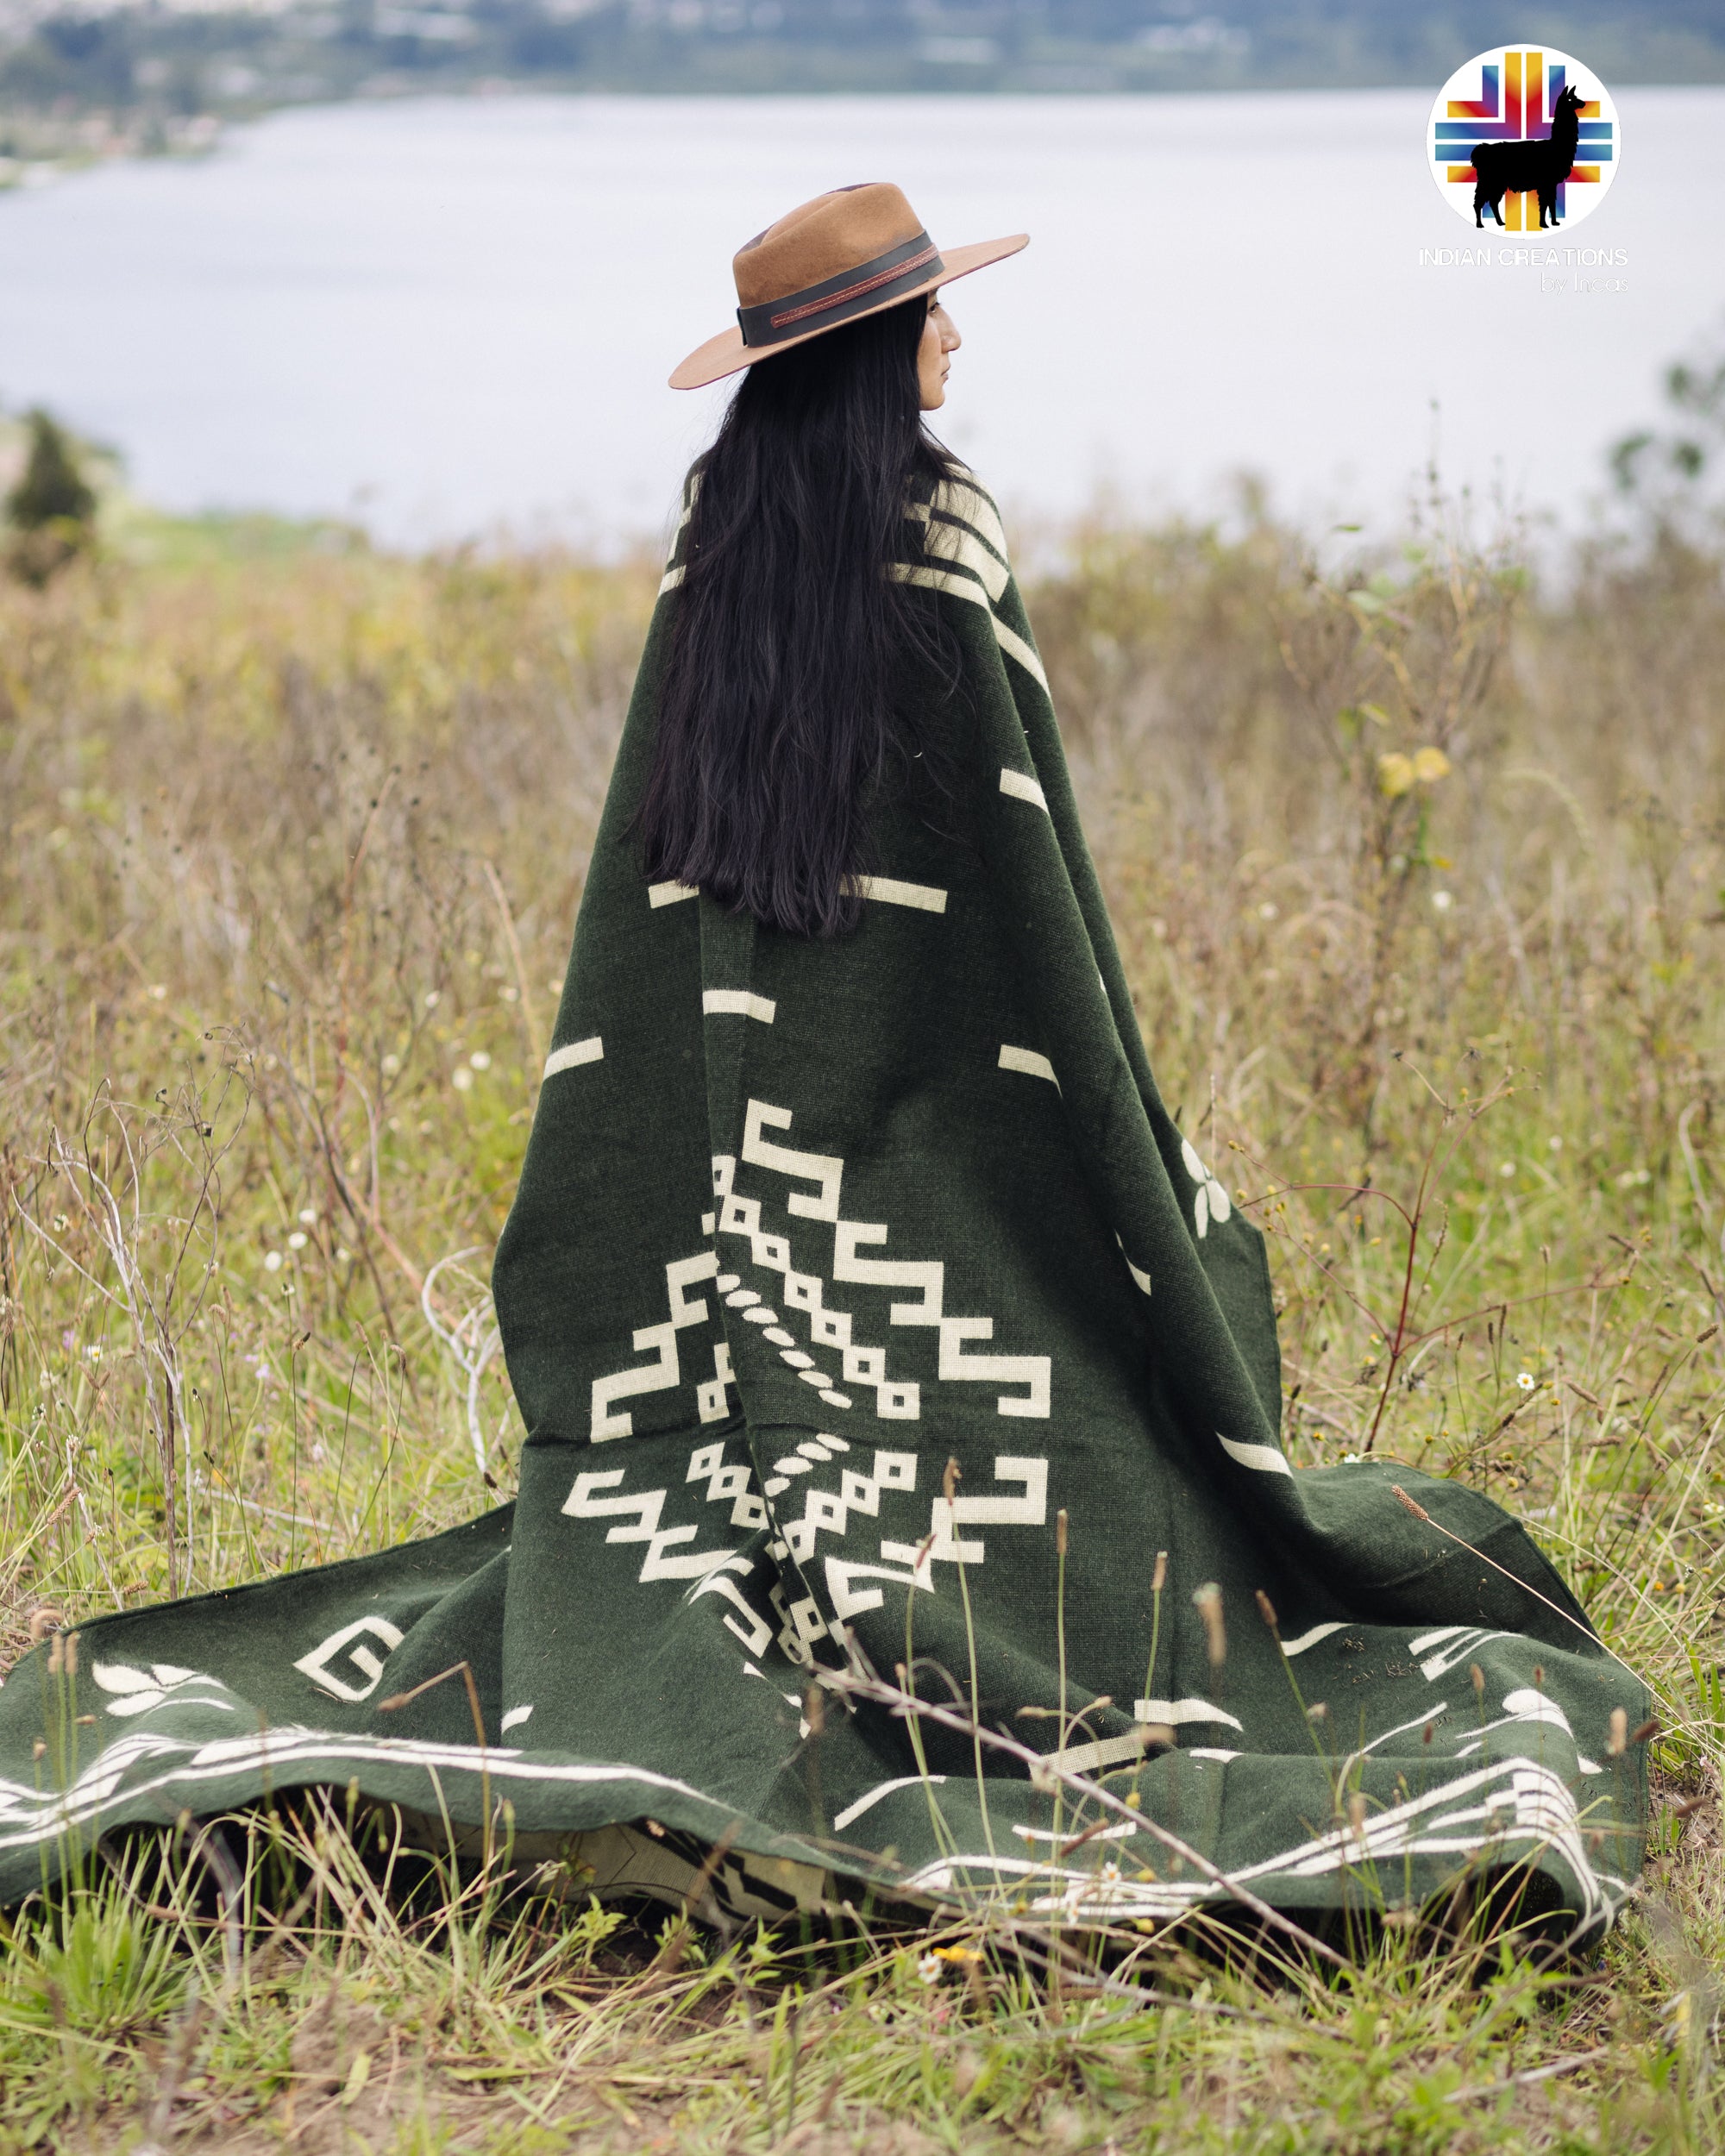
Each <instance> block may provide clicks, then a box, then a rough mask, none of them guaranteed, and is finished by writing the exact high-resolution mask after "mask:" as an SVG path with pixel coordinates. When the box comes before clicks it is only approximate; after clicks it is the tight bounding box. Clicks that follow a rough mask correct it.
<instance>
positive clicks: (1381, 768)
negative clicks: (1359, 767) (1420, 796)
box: [1377, 749, 1415, 801]
mask: <svg viewBox="0 0 1725 2156" xmlns="http://www.w3.org/2000/svg"><path fill="white" fill-rule="evenodd" d="M1414 786H1415V773H1414V759H1413V758H1412V757H1411V756H1404V755H1402V751H1401V750H1400V749H1390V750H1389V753H1388V754H1387V755H1382V756H1380V757H1379V758H1378V759H1377V790H1378V792H1379V793H1386V794H1388V795H1389V799H1391V800H1392V801H1394V800H1398V799H1400V798H1401V796H1402V794H1404V793H1411V792H1412V791H1413V788H1414Z"/></svg>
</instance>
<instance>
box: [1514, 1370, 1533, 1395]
mask: <svg viewBox="0 0 1725 2156" xmlns="http://www.w3.org/2000/svg"><path fill="white" fill-rule="evenodd" d="M1515 1382H1516V1383H1517V1384H1518V1385H1519V1386H1520V1387H1521V1390H1522V1391H1523V1392H1524V1393H1530V1392H1532V1391H1533V1389H1534V1383H1535V1382H1536V1381H1535V1379H1534V1373H1533V1372H1532V1370H1521V1371H1519V1372H1518V1373H1517V1374H1516V1378H1515Z"/></svg>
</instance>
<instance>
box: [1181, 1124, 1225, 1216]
mask: <svg viewBox="0 0 1725 2156" xmlns="http://www.w3.org/2000/svg"><path fill="white" fill-rule="evenodd" d="M1180 1157H1181V1158H1182V1160H1183V1161H1184V1162H1185V1163H1186V1173H1187V1174H1188V1175H1189V1176H1190V1177H1191V1178H1192V1180H1193V1181H1194V1182H1195V1183H1196V1184H1197V1186H1198V1194H1197V1196H1196V1197H1195V1199H1194V1200H1192V1220H1193V1225H1195V1227H1196V1229H1197V1231H1198V1232H1199V1234H1200V1235H1201V1236H1202V1235H1208V1233H1209V1232H1210V1223H1211V1221H1212V1220H1214V1222H1215V1224H1216V1225H1217V1226H1218V1227H1220V1225H1222V1223H1223V1221H1224V1220H1226V1219H1227V1217H1228V1215H1229V1213H1231V1212H1232V1211H1233V1206H1230V1205H1229V1203H1228V1194H1227V1192H1226V1190H1224V1189H1223V1188H1222V1186H1221V1185H1220V1183H1219V1182H1218V1181H1216V1179H1215V1177H1214V1175H1212V1174H1211V1173H1210V1171H1209V1169H1208V1168H1206V1167H1205V1165H1204V1163H1203V1162H1202V1160H1201V1158H1200V1157H1199V1156H1198V1152H1197V1150H1196V1148H1195V1146H1194V1145H1193V1144H1192V1141H1191V1140H1190V1139H1189V1138H1182V1139H1181V1141H1180Z"/></svg>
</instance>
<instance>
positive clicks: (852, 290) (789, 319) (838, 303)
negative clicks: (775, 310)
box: [768, 247, 940, 329]
mask: <svg viewBox="0 0 1725 2156" xmlns="http://www.w3.org/2000/svg"><path fill="white" fill-rule="evenodd" d="M938 260H940V250H939V248H935V247H930V248H925V249H924V251H923V252H922V253H921V254H916V255H913V256H912V258H911V260H909V261H908V262H895V263H894V265H893V266H892V267H891V268H890V269H883V270H881V271H878V272H877V273H875V275H874V276H873V277H865V278H863V279H862V280H861V282H860V283H858V284H855V285H846V286H845V288H844V291H842V292H834V293H833V294H832V295H831V297H830V298H826V299H811V300H810V301H809V302H808V303H807V304H806V305H805V306H801V307H790V308H787V309H786V310H785V311H784V312H783V313H782V314H775V315H769V316H768V322H769V323H771V325H772V327H773V328H774V329H784V328H786V326H787V324H788V323H793V322H802V321H804V320H806V318H807V317H809V316H810V315H824V314H825V313H826V311H827V310H828V309H829V308H831V307H842V306H843V305H844V303H845V301H846V300H847V299H860V298H862V295H863V293H864V292H871V291H874V290H875V288H876V286H877V285H890V284H891V283H892V281H893V279H894V278H895V277H908V276H909V275H910V273H911V272H912V271H913V270H919V269H923V268H925V266H927V265H928V264H929V263H930V262H938Z"/></svg>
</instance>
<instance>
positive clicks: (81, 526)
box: [6, 406, 96, 590]
mask: <svg viewBox="0 0 1725 2156" xmlns="http://www.w3.org/2000/svg"><path fill="white" fill-rule="evenodd" d="M24 423H25V425H26V426H27V427H28V429H29V434H30V448H29V454H28V457H27V458H26V460H25V463H24V472H23V476H22V479H20V480H19V481H18V484H17V485H16V486H15V487H14V488H13V489H12V491H11V492H10V493H9V495H8V496H7V497H6V521H7V522H8V523H9V524H10V525H11V527H12V532H13V538H12V542H11V544H10V546H9V548H7V550H6V565H7V567H9V569H10V570H11V572H12V573H13V574H14V575H15V576H16V577H20V578H22V580H23V581H24V582H25V583H26V584H34V586H36V587H37V588H38V589H39V590H40V589H41V586H43V585H45V584H46V583H47V580H48V579H49V578H50V577H52V576H53V574H54V573H56V571H58V570H60V569H63V568H64V567H66V563H67V562H68V561H72V559H73V558H74V556H76V555H79V554H81V553H83V552H84V550H85V548H87V547H88V546H89V544H90V542H91V539H92V538H93V537H94V536H95V534H94V530H93V524H94V519H95V516H96V491H95V489H94V488H93V487H92V486H91V484H90V482H89V481H88V480H87V479H85V476H84V473H82V471H80V470H79V468H78V453H77V451H76V450H75V449H74V448H73V447H72V442H71V441H70V439H69V438H68V437H67V436H66V432H65V430H64V429H62V428H61V427H60V426H58V425H57V424H56V423H55V422H54V421H53V419H52V418H51V417H49V415H48V414H47V412H45V411H42V410H41V407H40V406H38V407H37V409H36V410H35V411H30V412H27V413H26V414H25V415H24Z"/></svg>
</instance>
